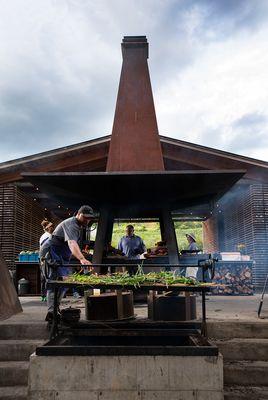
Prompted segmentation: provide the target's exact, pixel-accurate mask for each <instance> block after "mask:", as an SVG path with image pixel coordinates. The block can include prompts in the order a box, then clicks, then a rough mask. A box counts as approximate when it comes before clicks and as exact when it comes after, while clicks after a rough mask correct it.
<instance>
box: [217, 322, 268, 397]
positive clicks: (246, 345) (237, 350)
mask: <svg viewBox="0 0 268 400" xmlns="http://www.w3.org/2000/svg"><path fill="white" fill-rule="evenodd" d="M209 334H210V336H211V337H213V339H211V341H212V342H213V343H215V344H216V345H217V346H218V347H219V350H220V352H221V353H222V355H223V360H224V385H225V388H224V389H225V391H224V399H225V400H268V324H267V322H259V321H257V322H232V321H224V322H222V323H221V322H220V323H217V324H216V323H210V327H209Z"/></svg>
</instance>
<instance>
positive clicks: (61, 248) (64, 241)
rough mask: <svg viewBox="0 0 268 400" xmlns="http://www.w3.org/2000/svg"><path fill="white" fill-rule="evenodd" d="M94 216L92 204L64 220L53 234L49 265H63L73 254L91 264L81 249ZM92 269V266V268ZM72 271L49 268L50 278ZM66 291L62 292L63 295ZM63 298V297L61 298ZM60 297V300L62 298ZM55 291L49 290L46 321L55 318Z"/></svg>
mask: <svg viewBox="0 0 268 400" xmlns="http://www.w3.org/2000/svg"><path fill="white" fill-rule="evenodd" d="M93 217H94V213H93V210H92V208H91V207H90V206H87V205H85V206H81V207H80V208H79V210H78V212H77V214H76V215H75V216H74V217H71V218H68V219H66V220H64V221H62V222H61V223H60V224H59V225H58V226H57V228H56V229H55V230H54V232H53V234H52V238H51V240H50V247H49V252H48V254H47V259H48V265H49V263H52V264H53V262H54V263H55V262H56V263H57V264H59V265H61V264H68V263H69V261H70V258H71V256H74V257H75V258H76V259H77V260H79V262H80V264H81V265H82V266H85V267H88V266H91V265H92V264H91V262H90V261H89V260H87V259H86V258H85V256H84V255H83V253H82V252H81V250H80V245H81V244H82V238H83V228H84V227H86V226H87V225H88V224H89V222H90V221H91V220H92V218H93ZM90 270H92V267H91V268H90ZM70 272H71V270H70V268H68V267H61V266H59V267H57V268H52V267H51V268H49V273H48V279H49V280H55V279H59V278H61V277H63V276H67V275H68V274H69V273H70ZM63 294H64V291H62V292H61V297H62V296H63ZM60 299H61V298H60ZM60 299H59V300H60ZM53 301H54V296H53V291H51V290H48V291H47V305H48V313H47V316H46V321H51V320H52V319H53Z"/></svg>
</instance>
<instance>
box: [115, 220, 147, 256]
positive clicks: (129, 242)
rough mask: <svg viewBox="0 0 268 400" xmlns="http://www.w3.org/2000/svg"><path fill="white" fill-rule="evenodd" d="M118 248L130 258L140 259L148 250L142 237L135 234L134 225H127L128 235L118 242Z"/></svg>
mask: <svg viewBox="0 0 268 400" xmlns="http://www.w3.org/2000/svg"><path fill="white" fill-rule="evenodd" d="M118 250H120V251H121V252H122V253H123V255H125V256H127V257H128V258H130V259H134V260H135V259H139V258H140V256H141V254H143V253H145V252H146V246H145V244H144V242H143V240H142V238H141V237H139V236H137V235H135V234H134V226H133V225H127V226H126V235H125V236H123V237H122V238H121V239H120V240H119V243H118Z"/></svg>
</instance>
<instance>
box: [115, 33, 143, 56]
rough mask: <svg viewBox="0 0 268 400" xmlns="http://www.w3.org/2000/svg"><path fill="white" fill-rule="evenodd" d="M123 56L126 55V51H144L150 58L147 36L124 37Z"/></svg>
mask: <svg viewBox="0 0 268 400" xmlns="http://www.w3.org/2000/svg"><path fill="white" fill-rule="evenodd" d="M121 47H122V55H123V58H124V55H126V52H125V51H126V50H132V49H144V50H145V52H144V55H145V57H146V58H148V57H149V50H148V42H147V38H146V36H124V37H123V40H122V44H121Z"/></svg>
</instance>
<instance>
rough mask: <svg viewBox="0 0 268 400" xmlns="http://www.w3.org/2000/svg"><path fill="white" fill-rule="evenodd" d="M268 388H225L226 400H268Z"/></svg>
mask: <svg viewBox="0 0 268 400" xmlns="http://www.w3.org/2000/svg"><path fill="white" fill-rule="evenodd" d="M267 399H268V387H267V386H262V387H256V386H248V387H244V386H225V387H224V400H267Z"/></svg>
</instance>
